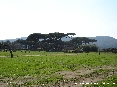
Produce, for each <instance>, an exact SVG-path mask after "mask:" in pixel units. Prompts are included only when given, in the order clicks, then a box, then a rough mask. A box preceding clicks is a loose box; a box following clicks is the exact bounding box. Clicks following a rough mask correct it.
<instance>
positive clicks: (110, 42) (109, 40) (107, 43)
mask: <svg viewBox="0 0 117 87" xmlns="http://www.w3.org/2000/svg"><path fill="white" fill-rule="evenodd" d="M72 38H75V37H68V36H67V37H63V38H62V41H70V40H71V39H72ZM87 38H90V39H95V40H97V42H94V43H90V44H95V45H97V46H98V47H99V48H100V49H106V48H111V47H112V48H117V39H115V38H113V37H110V36H96V37H87ZM17 39H23V40H26V39H27V37H21V38H16V39H6V40H10V41H11V42H13V41H16V40H17ZM6 40H0V41H6Z"/></svg>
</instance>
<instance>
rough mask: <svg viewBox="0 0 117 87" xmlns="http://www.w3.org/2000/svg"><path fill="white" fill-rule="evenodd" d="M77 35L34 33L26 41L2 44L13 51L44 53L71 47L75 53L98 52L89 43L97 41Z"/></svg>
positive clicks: (94, 46) (66, 49) (20, 40)
mask: <svg viewBox="0 0 117 87" xmlns="http://www.w3.org/2000/svg"><path fill="white" fill-rule="evenodd" d="M74 35H76V34H75V33H67V34H64V33H59V32H55V33H49V34H41V33H33V34H30V35H29V36H28V37H27V39H26V40H23V39H18V40H16V41H14V42H10V41H9V40H7V41H5V42H1V44H7V45H9V46H10V47H11V49H12V50H22V49H25V50H40V51H41V50H43V51H47V52H48V51H54V52H56V51H63V50H65V51H68V50H70V49H68V48H70V47H71V49H72V50H75V51H81V50H83V51H98V47H97V46H96V45H95V44H94V45H90V44H89V43H90V42H92V43H94V42H97V40H95V39H89V38H86V37H72V36H74ZM63 37H66V38H72V39H71V40H70V41H62V38H63Z"/></svg>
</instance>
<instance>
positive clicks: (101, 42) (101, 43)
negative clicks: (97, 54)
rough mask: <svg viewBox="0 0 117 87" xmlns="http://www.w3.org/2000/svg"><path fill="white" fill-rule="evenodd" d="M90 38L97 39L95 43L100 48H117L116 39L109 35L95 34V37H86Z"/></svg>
mask: <svg viewBox="0 0 117 87" xmlns="http://www.w3.org/2000/svg"><path fill="white" fill-rule="evenodd" d="M88 38H90V39H95V40H97V42H96V43H94V44H96V45H97V46H98V47H99V48H100V49H106V48H111V47H112V48H117V39H115V38H113V37H110V36H96V37H88Z"/></svg>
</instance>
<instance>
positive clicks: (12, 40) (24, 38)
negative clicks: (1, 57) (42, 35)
mask: <svg viewBox="0 0 117 87" xmlns="http://www.w3.org/2000/svg"><path fill="white" fill-rule="evenodd" d="M18 39H23V40H26V39H27V37H21V38H16V39H6V40H0V42H1V41H3V42H5V41H7V40H9V41H10V42H14V41H16V40H18Z"/></svg>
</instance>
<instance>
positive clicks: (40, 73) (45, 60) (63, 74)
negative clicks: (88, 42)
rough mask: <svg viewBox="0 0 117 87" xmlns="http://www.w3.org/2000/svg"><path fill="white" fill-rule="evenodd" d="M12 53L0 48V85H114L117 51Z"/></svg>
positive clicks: (29, 86)
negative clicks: (12, 56) (1, 50)
mask: <svg viewBox="0 0 117 87" xmlns="http://www.w3.org/2000/svg"><path fill="white" fill-rule="evenodd" d="M13 54H14V58H10V53H9V52H0V85H1V86H0V87H38V86H39V87H82V86H83V87H85V86H86V87H99V86H100V87H117V54H113V53H101V55H99V54H98V53H93V52H91V53H88V54H87V53H79V54H78V53H62V52H38V51H31V52H30V53H29V52H27V53H24V52H23V53H21V52H20V51H17V52H13ZM91 83H92V84H91Z"/></svg>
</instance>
